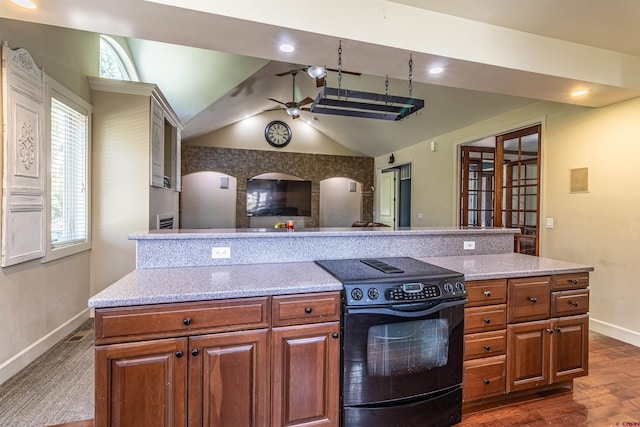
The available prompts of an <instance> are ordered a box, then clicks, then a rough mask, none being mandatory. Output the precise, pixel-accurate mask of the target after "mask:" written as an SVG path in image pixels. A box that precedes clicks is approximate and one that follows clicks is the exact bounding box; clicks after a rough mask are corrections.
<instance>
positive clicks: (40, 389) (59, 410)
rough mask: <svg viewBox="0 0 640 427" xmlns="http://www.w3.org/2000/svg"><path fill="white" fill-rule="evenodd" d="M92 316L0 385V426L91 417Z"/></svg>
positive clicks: (35, 426) (39, 425)
mask: <svg viewBox="0 0 640 427" xmlns="http://www.w3.org/2000/svg"><path fill="white" fill-rule="evenodd" d="M93 341H94V334H93V319H89V320H87V321H86V322H84V323H83V324H82V325H81V326H80V327H79V328H78V329H77V330H76V331H74V332H73V333H71V334H69V335H68V336H67V337H65V338H64V339H63V340H61V341H60V342H59V343H57V344H56V345H55V346H53V347H52V348H51V349H50V350H48V351H47V352H46V353H44V354H43V355H42V356H40V357H39V358H37V359H36V360H34V361H33V362H32V363H31V364H29V365H28V366H27V367H25V368H24V369H22V370H21V371H20V372H18V373H17V374H15V375H14V376H13V377H11V378H10V379H9V380H7V381H6V382H4V383H3V384H2V385H0V426H2V427H44V426H50V425H55V424H62V423H67V422H71V421H80V420H88V419H93V417H94V412H93V408H94V356H93Z"/></svg>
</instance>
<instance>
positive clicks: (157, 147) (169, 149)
mask: <svg viewBox="0 0 640 427" xmlns="http://www.w3.org/2000/svg"><path fill="white" fill-rule="evenodd" d="M89 83H90V85H91V89H92V90H94V91H102V92H111V93H116V94H122V95H124V96H126V95H134V96H135V95H138V96H140V95H141V96H146V97H148V102H149V108H148V111H149V122H148V123H149V127H150V128H149V135H150V141H149V171H150V173H149V180H150V184H151V185H152V186H154V187H161V188H168V189H171V190H174V191H180V143H181V134H182V129H183V128H184V125H183V124H182V121H181V120H180V118H179V117H178V116H177V115H176V113H175V112H174V111H173V109H172V108H171V105H169V103H168V102H167V100H166V98H165V97H164V95H163V94H162V92H161V91H160V89H159V88H158V86H156V85H154V84H150V83H140V82H130V81H122V80H111V79H103V78H96V77H90V78H89ZM123 102H126V101H123Z"/></svg>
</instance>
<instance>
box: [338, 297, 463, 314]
mask: <svg viewBox="0 0 640 427" xmlns="http://www.w3.org/2000/svg"><path fill="white" fill-rule="evenodd" d="M468 302H469V300H468V299H462V300H455V301H446V302H441V303H439V304H436V305H432V303H426V304H406V305H396V306H391V307H366V308H359V307H358V308H348V309H347V312H348V313H353V314H388V315H392V316H400V317H422V316H428V315H430V314H433V313H436V312H438V311H440V310H444V309H445V308H450V307H455V306H458V305H463V304H466V303H468Z"/></svg>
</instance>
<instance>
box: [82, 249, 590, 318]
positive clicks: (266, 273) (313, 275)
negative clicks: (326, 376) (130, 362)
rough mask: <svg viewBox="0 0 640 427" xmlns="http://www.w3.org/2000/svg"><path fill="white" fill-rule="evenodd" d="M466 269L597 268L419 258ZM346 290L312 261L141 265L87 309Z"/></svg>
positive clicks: (479, 274)
mask: <svg viewBox="0 0 640 427" xmlns="http://www.w3.org/2000/svg"><path fill="white" fill-rule="evenodd" d="M418 259H420V260H421V261H425V262H429V263H432V264H435V265H438V266H441V267H444V268H448V269H450V270H454V271H459V272H461V273H464V275H465V279H466V280H483V279H497V278H510V277H530V276H540V275H547V274H557V273H579V272H587V271H593V267H589V266H586V265H581V264H575V263H570V262H566V261H558V260H553V259H549V258H539V257H534V256H529V255H522V254H515V253H508V254H497V255H468V256H447V257H428V258H418ZM339 290H342V284H341V283H340V282H339V281H338V280H337V279H335V278H334V277H333V276H332V275H330V274H329V273H327V272H326V271H325V270H324V269H322V268H321V267H319V266H318V265H316V264H315V263H313V262H294V263H280V264H241V265H230V266H216V267H175V268H154V269H137V270H134V271H132V272H131V273H129V274H127V275H126V276H125V277H123V278H122V279H120V280H118V281H117V282H116V283H114V284H113V285H111V286H109V287H108V288H106V289H104V290H103V291H101V292H99V293H98V294H96V295H95V296H93V297H91V298H90V299H89V307H94V308H99V307H118V306H130V305H141V304H158V303H172V302H185V301H201V300H212V299H224V298H241V297H253V296H265V295H283V294H296V293H304V292H325V291H339Z"/></svg>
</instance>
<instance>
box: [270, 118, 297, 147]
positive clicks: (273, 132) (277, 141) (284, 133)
mask: <svg viewBox="0 0 640 427" xmlns="http://www.w3.org/2000/svg"><path fill="white" fill-rule="evenodd" d="M264 137H265V139H266V140H267V142H268V143H269V144H271V145H272V146H273V147H276V148H282V147H284V146H285V145H287V144H288V143H289V142H291V128H290V127H289V125H288V124H286V123H285V122H282V121H280V120H274V121H272V122H270V123H269V124H268V125H267V127H266V128H264Z"/></svg>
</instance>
